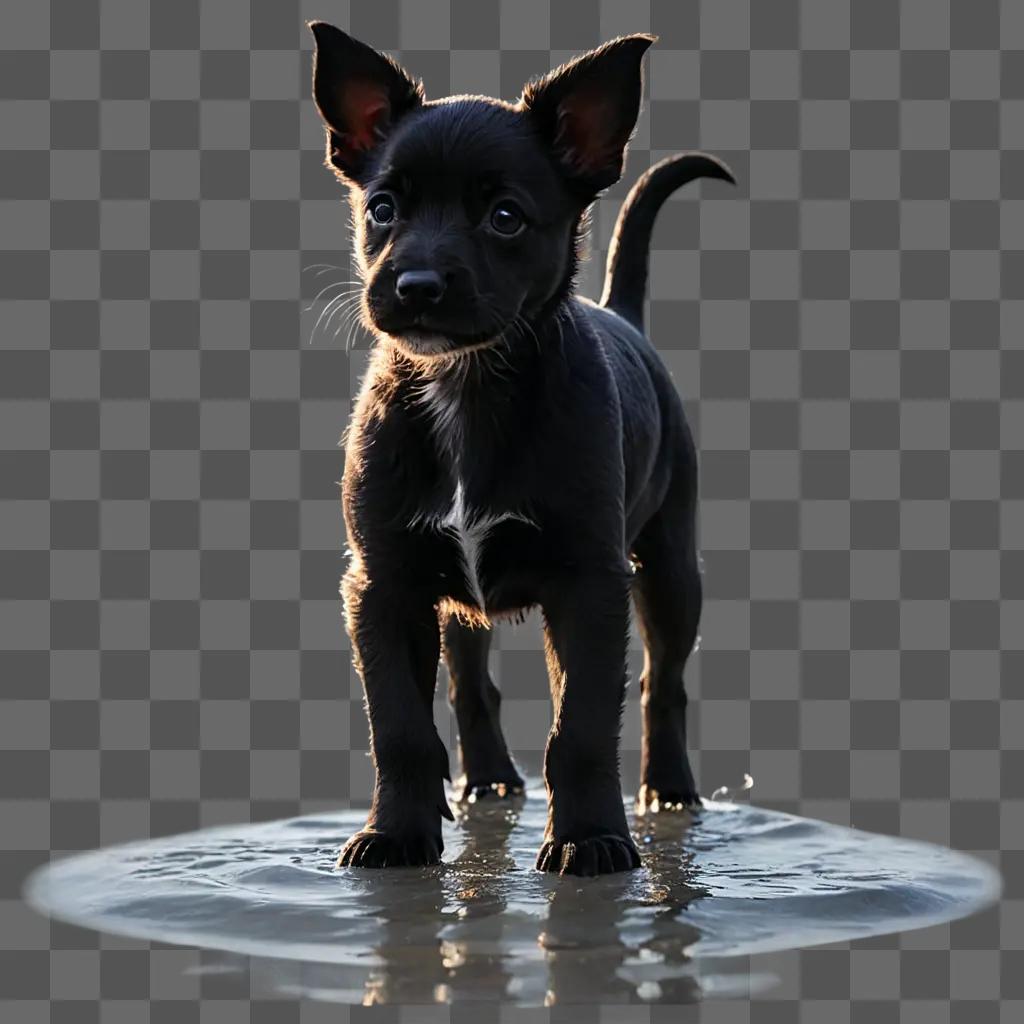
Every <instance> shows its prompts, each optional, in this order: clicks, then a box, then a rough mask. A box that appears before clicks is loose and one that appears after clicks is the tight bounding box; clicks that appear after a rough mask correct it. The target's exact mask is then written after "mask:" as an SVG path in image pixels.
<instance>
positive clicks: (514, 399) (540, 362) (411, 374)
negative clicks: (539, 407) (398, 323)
mask: <svg viewBox="0 0 1024 1024" xmlns="http://www.w3.org/2000/svg"><path fill="white" fill-rule="evenodd" d="M571 316H572V313H571V310H570V309H569V306H568V303H565V304H560V305H559V306H558V307H557V309H556V310H555V311H554V312H553V313H552V314H550V315H548V316H546V317H544V319H542V320H539V321H538V322H537V323H534V324H529V323H527V324H524V325H523V326H522V327H517V328H516V329H514V330H512V331H509V332H507V333H506V334H505V335H503V336H501V337H499V338H497V339H495V341H494V343H492V344H484V345H479V346H476V347H474V348H473V349H472V350H467V351H463V352H460V353H453V354H452V355H450V356H441V357H434V358H431V359H424V358H422V357H417V356H412V355H410V354H409V353H406V352H404V351H403V350H401V349H398V348H397V347H395V346H394V345H393V343H391V344H392V357H393V360H394V362H393V365H394V366H395V368H396V370H397V372H398V373H399V375H400V376H401V377H402V378H403V379H404V381H405V383H406V386H407V388H408V394H409V395H410V396H411V398H412V401H413V403H414V404H415V406H416V407H417V408H419V409H420V410H422V412H423V413H424V414H425V415H424V423H425V425H426V427H427V429H429V431H430V433H431V434H432V436H433V438H434V441H435V446H436V449H437V451H438V455H439V458H440V459H441V461H442V463H443V464H444V465H445V466H446V467H448V469H449V471H450V472H451V474H452V476H453V478H455V479H456V480H459V479H462V478H463V476H464V474H465V472H467V471H468V469H469V467H470V465H471V464H473V463H476V464H479V463H481V462H487V461H488V460H492V459H495V458H498V457H499V456H498V453H499V452H500V451H501V449H502V446H503V444H506V443H508V442H509V441H510V440H511V439H512V438H514V437H515V436H518V433H519V432H521V430H522V427H523V423H524V417H525V416H529V414H530V411H531V410H532V409H534V408H535V407H536V404H537V396H538V394H539V393H540V390H541V388H542V387H543V386H544V378H545V374H546V367H547V365H548V363H549V362H550V361H552V360H557V361H559V362H561V360H562V352H561V349H562V344H563V339H564V331H565V326H564V324H565V322H566V321H567V320H568V319H569V318H571Z"/></svg>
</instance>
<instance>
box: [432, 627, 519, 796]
mask: <svg viewBox="0 0 1024 1024" xmlns="http://www.w3.org/2000/svg"><path fill="white" fill-rule="evenodd" d="M490 646H491V631H490V630H489V629H483V628H479V629H471V628H470V627H468V626H464V625H463V624H462V623H460V622H459V620H458V619H457V618H456V617H455V616H454V615H452V616H450V617H449V619H448V621H447V623H446V624H445V628H444V660H445V664H446V665H447V667H448V700H449V702H450V703H451V706H452V708H453V710H454V711H455V720H456V722H457V723H458V728H459V756H460V759H461V762H462V778H461V779H460V780H459V782H458V784H457V787H456V792H457V793H458V799H459V800H470V801H472V800H476V799H479V798H480V797H485V796H491V795H494V796H513V795H518V794H521V793H522V792H523V790H524V786H525V784H524V782H523V778H522V776H521V775H520V774H519V772H518V771H516V766H515V765H514V764H513V763H512V758H511V756H510V755H509V752H508V746H507V744H506V743H505V737H504V735H503V734H502V731H501V721H500V711H501V692H500V691H499V690H498V688H497V687H496V686H495V685H494V682H493V681H492V680H491V676H490V673H489V672H488V670H487V653H488V651H489V650H490Z"/></svg>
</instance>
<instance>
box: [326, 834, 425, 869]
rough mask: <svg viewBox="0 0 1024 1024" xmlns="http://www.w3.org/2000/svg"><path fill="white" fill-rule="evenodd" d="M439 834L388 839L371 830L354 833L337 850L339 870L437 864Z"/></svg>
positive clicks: (385, 835)
mask: <svg viewBox="0 0 1024 1024" xmlns="http://www.w3.org/2000/svg"><path fill="white" fill-rule="evenodd" d="M443 849H444V842H443V841H442V839H441V837H440V836H439V835H429V834H426V835H411V836H392V835H388V834H387V833H385V832H376V831H374V830H373V829H364V830H363V831H362V832H357V833H356V834H355V835H354V836H352V838H351V839H349V841H348V842H347V843H346V844H345V845H344V846H343V847H342V848H341V853H340V854H339V855H338V867H339V868H411V867H423V866H424V865H427V864H439V863H440V861H441V851H442V850H443Z"/></svg>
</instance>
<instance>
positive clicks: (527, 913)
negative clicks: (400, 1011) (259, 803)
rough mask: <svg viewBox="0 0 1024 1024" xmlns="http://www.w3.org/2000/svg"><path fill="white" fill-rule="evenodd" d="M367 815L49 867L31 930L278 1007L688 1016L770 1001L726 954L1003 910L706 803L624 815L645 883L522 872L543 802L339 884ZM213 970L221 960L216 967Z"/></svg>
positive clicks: (917, 855) (500, 810)
mask: <svg viewBox="0 0 1024 1024" xmlns="http://www.w3.org/2000/svg"><path fill="white" fill-rule="evenodd" d="M364 818H365V812H362V811H343V812H339V813H337V814H332V815H321V816H316V817H309V818H298V819H293V820H290V821H281V822H273V823H270V824H259V825H237V826H233V827H229V828H219V829H211V830H207V831H203V832H195V833H191V834H188V835H182V836H176V837H172V838H168V839H160V840H154V841H150V842H144V843H135V844H131V845H125V846H119V847H112V848H109V849H105V850H99V851H96V852H94V853H87V854H82V855H79V856H75V857H71V858H68V859H66V860H62V861H59V862H56V863H54V864H52V865H51V866H50V867H48V868H45V869H43V870H41V871H40V872H37V873H36V875H34V876H33V877H32V878H31V879H30V880H29V882H28V884H27V887H26V898H27V899H28V900H29V902H30V903H31V904H32V905H33V906H35V907H36V908H37V909H38V910H40V911H42V912H43V913H46V914H49V915H50V916H53V917H56V918H59V919H61V920H65V921H70V922H72V923H75V924H79V925H84V926H87V927H91V928H95V929H97V930H100V931H105V932H112V933H116V934H121V935H128V936H134V937H136V938H141V939H151V940H159V941H161V942H169V943H176V944H183V945H190V946H199V947H205V948H209V949H215V950H220V951H223V952H224V953H225V954H242V955H244V956H247V957H252V958H254V959H253V961H252V963H251V969H252V970H253V971H254V972H255V971H259V973H260V974H261V977H262V979H263V981H264V983H267V982H269V984H270V987H272V988H273V989H274V990H276V991H279V992H282V993H291V994H295V995H305V996H307V997H310V998H315V999H322V1000H330V1001H335V1002H346V1003H388V1002H399V1003H423V1002H431V1003H436V1002H441V1003H444V1002H449V1001H461V1000H478V1001H481V1000H482V1001H489V1002H497V1001H502V1002H509V1003H516V1004H519V1005H532V1006H537V1005H553V1004H555V1003H597V1004H600V1003H621V1002H649V1003H658V1002H662V1003H688V1002H694V1001H697V1000H700V999H707V998H714V997H717V996H730V995H743V994H748V993H750V992H752V991H756V990H758V989H760V988H763V987H765V986H769V985H770V984H771V979H770V978H765V977H761V976H757V975H751V974H749V973H747V970H746V967H747V964H746V961H742V960H740V961H737V960H735V959H734V958H736V957H743V956H746V955H748V954H754V953H759V952H767V951H773V950H783V949H792V948H796V947H801V946H808V945H815V944H818V943H825V942H837V941H845V940H850V939H856V938H861V937H865V936H869V935H879V934H883V933H888V932H895V931H903V930H906V929H910V928H917V927H923V926H925V925H931V924H938V923H941V922H943V921H948V920H952V919H954V918H959V917H964V916H966V915H968V914H971V913H973V912H975V911H977V910H979V909H981V908H983V907H985V906H987V905H988V904H989V903H991V902H992V901H993V900H995V899H996V898H997V897H998V894H999V889H1000V881H999V876H998V874H997V873H996V872H995V871H994V870H993V869H992V868H991V867H989V866H988V865H987V864H985V863H983V862H981V861H979V860H976V859H974V858H972V857H968V856H966V855H964V854H960V853H955V852H953V851H951V850H946V849H943V848H941V847H937V846H931V845H927V844H923V843H916V842H909V841H904V840H900V839H893V838H889V837H884V836H876V835H872V834H871V833H866V832H860V831H856V830H852V829H847V828H842V827H839V826H835V825H829V824H825V823H823V822H819V821H811V820H808V819H804V818H798V817H793V816H791V815H786V814H780V813H777V812H772V811H765V810H761V809H759V808H757V807H753V806H750V805H747V804H731V803H725V802H720V803H714V802H709V803H708V804H707V807H706V810H705V811H704V812H703V813H702V814H701V815H699V816H697V817H692V816H690V815H689V814H685V813H684V814H673V815H660V816H656V817H653V818H649V819H633V818H632V817H631V821H633V823H634V825H635V835H636V838H637V842H638V844H639V846H640V849H641V853H642V856H643V862H644V866H643V868H642V869H641V870H639V871H634V872H628V873H623V874H618V875H610V876H605V877H601V878H594V879H577V878H559V877H557V876H551V875H545V874H541V873H539V872H537V871H535V870H534V869H533V862H534V857H535V855H536V851H537V848H538V847H539V845H540V841H541V834H542V832H543V828H544V798H543V792H542V791H540V790H537V789H531V791H530V792H529V793H528V798H527V799H525V800H522V799H519V800H516V801H514V802H510V801H497V800H494V801H491V800H488V801H482V802H480V803H477V804H475V805H473V806H470V807H469V808H467V809H466V810H465V811H464V812H463V813H461V814H460V815H458V819H459V820H457V821H456V822H455V823H454V824H450V825H449V824H448V823H447V822H446V823H445V853H444V863H443V864H441V865H440V866H437V867H433V868H422V869H416V868H403V869H385V870H382V871H373V870H368V869H342V870H337V869H335V867H334V862H335V858H336V856H337V852H338V847H339V845H340V843H341V842H342V840H344V839H345V838H346V837H347V836H348V835H350V834H351V833H352V832H353V831H355V830H357V829H358V828H359V827H360V826H361V825H362V823H363V821H364ZM225 962H228V961H227V960H226V961H225Z"/></svg>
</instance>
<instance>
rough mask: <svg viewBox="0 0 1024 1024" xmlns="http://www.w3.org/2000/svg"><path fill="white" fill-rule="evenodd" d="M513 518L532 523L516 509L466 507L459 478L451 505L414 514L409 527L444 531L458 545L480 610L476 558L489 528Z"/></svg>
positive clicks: (482, 603) (482, 604)
mask: <svg viewBox="0 0 1024 1024" xmlns="http://www.w3.org/2000/svg"><path fill="white" fill-rule="evenodd" d="M509 520H515V521H516V522H520V523H526V524H527V525H528V526H536V523H534V522H533V520H532V519H529V518H527V517H526V516H524V515H522V514H521V513H519V512H500V513H487V512H482V511H480V510H479V509H473V508H470V507H469V506H468V505H467V504H466V491H465V487H464V486H463V483H462V481H461V480H458V481H456V484H455V493H454V495H453V496H452V503H451V507H450V508H449V509H448V511H447V512H446V513H445V514H444V515H443V516H429V517H421V516H417V517H416V518H414V519H413V521H412V522H411V523H410V524H409V525H410V526H411V527H413V528H416V527H422V526H426V527H427V528H428V529H434V530H438V531H440V532H443V533H447V534H448V535H449V536H450V537H451V538H452V539H453V540H454V541H455V542H456V543H457V544H458V546H459V555H460V561H461V563H462V572H463V576H464V578H465V581H466V586H467V587H468V588H469V592H470V594H471V595H472V597H473V600H474V601H475V602H476V604H477V606H478V607H479V608H480V610H481V611H484V610H486V603H485V599H484V592H483V586H482V585H481V582H480V560H481V557H482V556H483V549H484V543H485V541H486V540H487V537H488V535H489V534H490V532H491V531H492V530H493V529H494V528H495V527H496V526H497V525H498V524H499V523H504V522H508V521H509Z"/></svg>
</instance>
